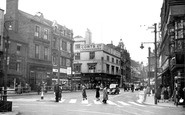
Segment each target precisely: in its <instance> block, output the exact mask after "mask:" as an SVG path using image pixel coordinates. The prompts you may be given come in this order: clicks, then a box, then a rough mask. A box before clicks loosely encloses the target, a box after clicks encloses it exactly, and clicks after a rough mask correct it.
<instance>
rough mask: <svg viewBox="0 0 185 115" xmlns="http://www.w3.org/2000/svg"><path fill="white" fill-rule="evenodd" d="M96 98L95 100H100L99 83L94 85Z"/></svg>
mask: <svg viewBox="0 0 185 115" xmlns="http://www.w3.org/2000/svg"><path fill="white" fill-rule="evenodd" d="M96 99H97V101H99V100H100V86H99V84H98V85H96Z"/></svg>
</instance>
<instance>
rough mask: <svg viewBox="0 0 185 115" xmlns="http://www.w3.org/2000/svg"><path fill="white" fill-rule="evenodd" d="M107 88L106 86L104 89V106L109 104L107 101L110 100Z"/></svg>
mask: <svg viewBox="0 0 185 115" xmlns="http://www.w3.org/2000/svg"><path fill="white" fill-rule="evenodd" d="M107 87H108V86H105V87H104V88H103V101H102V102H103V103H104V104H106V103H107V100H108V93H107Z"/></svg>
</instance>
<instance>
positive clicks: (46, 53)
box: [44, 47, 49, 60]
mask: <svg viewBox="0 0 185 115" xmlns="http://www.w3.org/2000/svg"><path fill="white" fill-rule="evenodd" d="M48 57H49V49H48V47H45V48H44V59H45V60H48Z"/></svg>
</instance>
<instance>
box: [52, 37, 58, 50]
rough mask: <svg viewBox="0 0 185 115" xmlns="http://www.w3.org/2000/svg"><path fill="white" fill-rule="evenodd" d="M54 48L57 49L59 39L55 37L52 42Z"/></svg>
mask: <svg viewBox="0 0 185 115" xmlns="http://www.w3.org/2000/svg"><path fill="white" fill-rule="evenodd" d="M52 46H53V48H56V47H57V38H55V37H54V38H53V40H52Z"/></svg>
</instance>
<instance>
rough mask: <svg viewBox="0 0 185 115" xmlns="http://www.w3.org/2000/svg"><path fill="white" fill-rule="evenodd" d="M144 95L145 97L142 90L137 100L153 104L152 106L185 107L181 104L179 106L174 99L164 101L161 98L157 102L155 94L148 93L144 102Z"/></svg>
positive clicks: (141, 102)
mask: <svg viewBox="0 0 185 115" xmlns="http://www.w3.org/2000/svg"><path fill="white" fill-rule="evenodd" d="M143 97H144V91H140V92H139V93H138V100H137V102H138V103H140V104H146V105H151V106H163V107H183V106H182V105H179V106H176V105H174V102H173V101H166V102H162V101H161V100H159V102H157V104H155V101H154V94H150V95H147V97H146V101H145V102H143Z"/></svg>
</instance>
